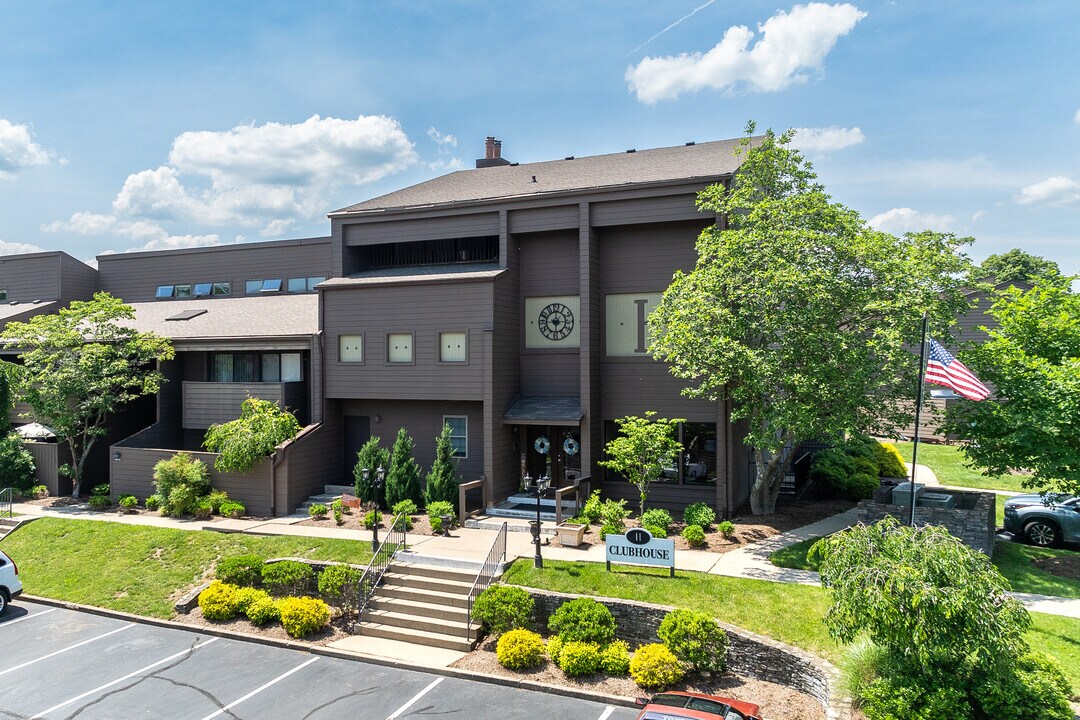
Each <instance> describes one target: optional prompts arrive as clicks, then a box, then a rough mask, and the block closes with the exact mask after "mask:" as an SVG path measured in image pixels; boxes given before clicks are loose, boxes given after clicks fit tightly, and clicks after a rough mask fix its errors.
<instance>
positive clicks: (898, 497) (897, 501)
mask: <svg viewBox="0 0 1080 720" xmlns="http://www.w3.org/2000/svg"><path fill="white" fill-rule="evenodd" d="M925 487H926V486H925V485H923V484H922V483H915V504H916V505H918V504H919V498H920V497H922V494H923V490H924V488H925ZM892 504H893V505H905V506H910V505H911V482H910V481H908V482H902V483H900V484H899V485H897V486H896V487H894V488H893V491H892Z"/></svg>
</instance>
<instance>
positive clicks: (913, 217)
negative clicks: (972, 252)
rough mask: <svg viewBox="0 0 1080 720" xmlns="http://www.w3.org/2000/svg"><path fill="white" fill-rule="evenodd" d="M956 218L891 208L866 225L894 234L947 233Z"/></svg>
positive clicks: (871, 219)
mask: <svg viewBox="0 0 1080 720" xmlns="http://www.w3.org/2000/svg"><path fill="white" fill-rule="evenodd" d="M955 223H956V218H954V217H953V216H952V215H933V214H931V213H921V212H918V211H917V210H913V209H911V208H909V207H902V208H893V209H892V210H886V211H885V212H883V213H881V214H880V215H875V216H874V217H872V218H870V220H869V221H868V224H869V225H870V227H872V228H874V229H875V230H882V231H884V232H890V233H895V234H898V235H899V234H902V233H906V232H919V231H920V230H937V231H939V232H947V231H949V230H951V229H952V228H953V226H954V225H955Z"/></svg>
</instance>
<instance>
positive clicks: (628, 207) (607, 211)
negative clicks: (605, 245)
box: [592, 193, 701, 227]
mask: <svg viewBox="0 0 1080 720" xmlns="http://www.w3.org/2000/svg"><path fill="white" fill-rule="evenodd" d="M696 201H697V195H696V194H692V193H688V194H685V195H667V196H664V197H652V198H642V199H640V200H615V201H611V202H597V203H593V205H592V224H593V227H604V226H606V225H630V224H637V223H655V222H671V221H676V220H692V219H695V218H699V217H701V212H700V211H699V210H698V209H697V207H696V206H695V202H696Z"/></svg>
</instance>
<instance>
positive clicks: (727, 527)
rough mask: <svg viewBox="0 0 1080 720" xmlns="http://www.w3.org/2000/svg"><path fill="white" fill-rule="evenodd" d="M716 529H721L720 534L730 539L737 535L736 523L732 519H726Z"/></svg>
mask: <svg viewBox="0 0 1080 720" xmlns="http://www.w3.org/2000/svg"><path fill="white" fill-rule="evenodd" d="M716 529H717V530H719V531H720V534H721V535H723V536H724V537H725V538H727V539H728V540H730V539H731V538H733V537H735V523H733V522H731V521H730V520H724V521H723V522H722V523H720V524H719V525H717V526H716Z"/></svg>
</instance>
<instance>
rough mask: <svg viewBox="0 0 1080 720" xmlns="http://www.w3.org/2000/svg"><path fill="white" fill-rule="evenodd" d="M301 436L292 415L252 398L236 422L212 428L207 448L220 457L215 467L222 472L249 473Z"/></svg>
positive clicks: (209, 430)
mask: <svg viewBox="0 0 1080 720" xmlns="http://www.w3.org/2000/svg"><path fill="white" fill-rule="evenodd" d="M299 434H300V423H299V422H297V420H296V416H294V415H293V414H292V413H291V412H289V411H288V410H283V409H281V408H280V407H278V405H277V403H273V402H270V401H268V400H260V399H259V398H254V397H249V398H248V399H247V400H245V401H244V402H243V403H241V405H240V417H238V418H237V419H236V420H230V421H229V422H227V423H222V424H220V425H211V426H210V428H209V429H208V430H207V431H206V438H205V439H204V440H203V447H205V448H206V449H207V450H209V451H210V452H215V453H219V455H218V458H217V459H216V460H215V461H214V467H215V468H217V469H218V470H220V471H221V472H247V471H248V470H250V469H251V468H252V467H254V465H255V463H257V462H258V461H259V460H261V459H263V458H265V457H270V456H271V455H273V453H274V450H275V448H277V446H278V445H280V444H281V443H283V442H285V441H287V440H292V439H293V438H294V437H296V436H297V435H299Z"/></svg>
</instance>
